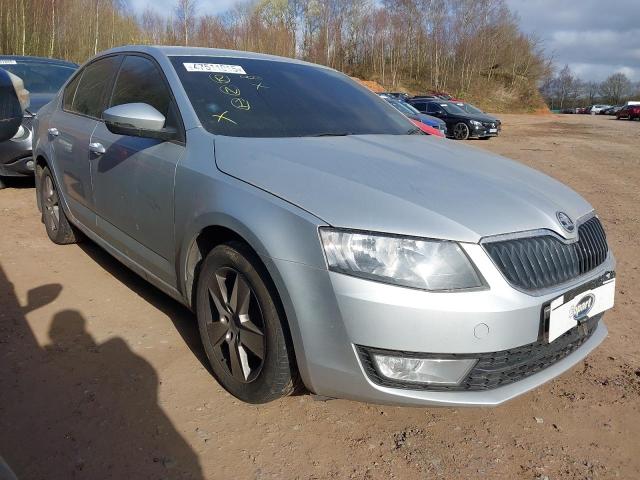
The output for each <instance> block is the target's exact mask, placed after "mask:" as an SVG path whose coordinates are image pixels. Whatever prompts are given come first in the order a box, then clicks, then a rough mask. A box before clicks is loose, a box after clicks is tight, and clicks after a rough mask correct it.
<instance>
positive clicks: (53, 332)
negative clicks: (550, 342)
mask: <svg viewBox="0 0 640 480" xmlns="http://www.w3.org/2000/svg"><path fill="white" fill-rule="evenodd" d="M502 119H503V123H504V125H505V127H504V132H503V135H502V136H501V137H500V138H497V139H492V140H489V141H472V142H469V143H470V144H472V145H474V146H477V147H479V148H485V149H488V150H492V151H494V152H498V153H501V154H504V155H506V156H509V157H511V158H514V159H516V160H518V161H521V162H523V163H526V164H528V165H531V166H533V167H536V168H538V169H540V170H542V171H544V172H546V173H548V174H549V175H552V176H554V177H555V178H558V179H559V180H561V181H563V182H566V183H567V184H569V185H570V186H571V187H573V188H575V189H576V190H577V191H579V192H580V193H581V194H583V195H584V196H585V197H586V198H587V199H588V200H589V201H590V202H591V203H592V204H593V205H594V206H595V207H596V209H597V210H598V212H599V214H600V216H601V218H602V219H603V222H604V224H605V227H606V229H607V232H608V234H609V243H610V246H611V247H612V248H613V250H614V251H615V254H616V255H617V258H618V291H617V298H616V302H617V303H616V307H615V309H614V310H613V311H611V312H609V313H608V314H607V315H606V316H605V319H606V322H607V325H608V327H609V332H610V333H609V338H608V339H607V340H606V341H605V342H604V343H603V344H602V345H601V347H600V348H599V349H597V350H596V351H595V352H594V353H593V354H592V355H590V356H589V357H588V358H587V359H586V361H584V362H582V363H580V364H579V365H577V366H576V367H575V368H573V369H572V370H570V371H569V372H567V373H565V374H564V375H563V376H561V377H560V378H558V379H556V380H555V381H553V382H551V383H548V384H546V385H544V386H542V387H541V388H538V389H537V390H535V391H533V392H530V393H528V394H526V395H524V396H522V397H519V398H517V399H515V400H513V401H511V402H509V403H507V404H505V405H503V406H500V407H497V408H493V409H475V408H473V409H445V408H441V409H436V408H399V407H382V406H376V405H367V404H362V403H356V402H351V401H345V400H331V401H315V400H314V399H313V398H312V397H311V396H310V395H300V396H295V397H290V398H287V399H284V400H282V401H278V402H275V403H272V404H268V405H263V406H249V405H245V404H242V403H240V402H239V401H237V400H235V399H234V398H233V397H231V396H230V395H228V394H227V393H226V392H225V391H224V390H223V389H222V388H221V387H220V386H219V385H218V384H217V383H216V381H215V380H214V379H213V378H212V377H211V375H210V373H209V371H208V369H207V368H206V366H205V360H204V353H203V350H202V347H201V346H200V343H199V339H198V332H197V327H196V324H195V322H194V318H193V316H192V315H191V313H190V312H189V311H187V310H186V309H185V308H183V307H181V306H180V305H179V304H177V303H176V302H174V301H172V300H170V299H169V298H168V297H166V296H164V295H163V294H162V293H160V292H159V291H157V290H155V289H154V288H153V287H151V286H149V285H147V284H146V283H145V282H144V281H142V280H141V279H139V278H138V277H137V276H136V275H135V274H133V273H130V272H129V271H128V270H127V269H126V268H125V267H123V266H121V265H120V264H119V263H118V262H116V261H115V260H113V259H112V258H111V257H110V256H109V255H108V254H106V253H104V252H103V251H102V250H100V249H99V248H98V247H96V246H95V245H93V244H91V243H85V244H83V245H72V246H65V247H60V246H55V245H53V244H52V243H51V242H49V240H48V239H47V237H46V234H45V231H44V227H43V225H42V224H41V223H40V221H39V217H38V215H37V213H36V207H35V199H34V190H33V188H32V186H31V185H29V183H28V182H27V183H14V184H13V186H12V188H8V189H5V190H2V191H0V220H1V222H2V223H1V225H2V228H1V230H0V455H1V456H3V457H4V458H5V460H6V461H7V462H8V463H9V464H10V465H11V466H12V468H13V469H14V470H15V471H16V473H17V474H18V477H19V478H20V479H22V480H24V479H47V480H54V479H65V480H66V479H76V478H77V479H91V480H99V479H106V478H110V479H129V478H130V479H147V478H148V479H163V478H166V479H188V478H193V479H203V478H207V479H218V478H220V479H227V478H238V479H245V478H250V479H254V478H255V479H272V478H273V479H275V478H286V479H289V478H300V479H324V478H339V479H344V478H357V479H390V478H398V479H425V478H443V479H456V478H474V479H476V478H505V479H514V478H518V479H551V480H553V479H590V478H592V479H602V478H605V479H607V478H621V479H635V478H638V472H640V441H639V437H640V353H639V348H638V345H639V341H638V339H639V321H640V314H639V313H638V308H639V304H638V299H637V298H640V272H639V271H638V263H639V262H638V259H639V258H640V247H639V242H640V225H639V219H640V213H639V212H640V209H639V205H640V122H628V121H626V122H625V121H615V120H613V119H612V118H611V117H600V116H598V117H591V116H584V115H580V116H578V115H566V116H559V115H545V116H533V115H503V116H502Z"/></svg>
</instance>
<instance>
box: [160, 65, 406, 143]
mask: <svg viewBox="0 0 640 480" xmlns="http://www.w3.org/2000/svg"><path fill="white" fill-rule="evenodd" d="M171 62H172V63H173V66H174V68H175V70H176V72H177V74H178V77H179V78H180V80H181V82H182V84H183V86H184V88H185V90H186V92H187V95H188V96H189V100H190V101H191V104H192V105H193V108H194V110H195V112H196V114H197V115H198V118H199V119H200V121H201V122H202V125H203V126H204V128H206V129H207V130H208V131H209V132H211V133H214V134H217V135H228V136H236V137H301V136H323V135H364V134H391V135H404V134H407V133H409V132H410V131H414V130H415V127H414V126H413V125H412V124H411V123H410V122H409V120H407V118H406V117H405V116H404V115H402V114H401V113H400V112H398V111H396V110H395V109H394V108H392V107H391V106H389V105H387V104H386V102H385V101H384V100H383V99H381V98H378V97H377V96H376V95H375V94H374V93H372V92H370V91H368V90H366V89H365V88H364V87H361V86H360V85H358V84H356V83H355V82H354V81H353V80H351V79H350V78H349V77H347V76H345V75H343V74H341V73H338V72H336V71H334V70H331V69H328V68H322V67H316V66H311V65H304V64H298V63H289V62H282V61H273V60H262V59H247V58H231V57H202V56H173V57H171Z"/></svg>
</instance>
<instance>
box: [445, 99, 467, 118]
mask: <svg viewBox="0 0 640 480" xmlns="http://www.w3.org/2000/svg"><path fill="white" fill-rule="evenodd" d="M438 105H440V106H441V107H442V108H443V109H444V110H445V111H446V112H447V113H454V114H463V115H464V114H465V113H467V112H465V111H464V110H463V109H461V108H460V107H459V106H457V105H456V104H454V103H450V102H439V103H438Z"/></svg>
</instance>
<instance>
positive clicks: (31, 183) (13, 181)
mask: <svg viewBox="0 0 640 480" xmlns="http://www.w3.org/2000/svg"><path fill="white" fill-rule="evenodd" d="M0 180H2V182H1V183H4V185H5V188H35V186H36V184H35V180H34V178H33V177H2V178H1V179H0Z"/></svg>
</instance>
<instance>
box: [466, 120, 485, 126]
mask: <svg viewBox="0 0 640 480" xmlns="http://www.w3.org/2000/svg"><path fill="white" fill-rule="evenodd" d="M469 123H470V124H471V125H473V126H474V127H481V126H482V122H478V121H477V120H469Z"/></svg>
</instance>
